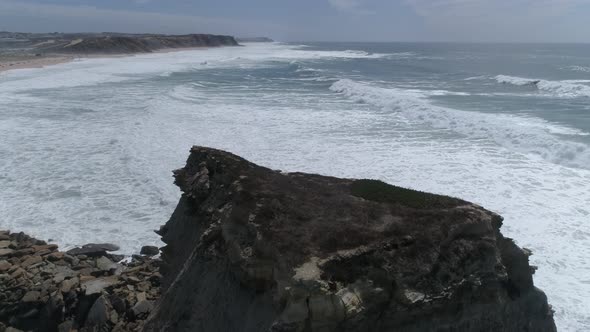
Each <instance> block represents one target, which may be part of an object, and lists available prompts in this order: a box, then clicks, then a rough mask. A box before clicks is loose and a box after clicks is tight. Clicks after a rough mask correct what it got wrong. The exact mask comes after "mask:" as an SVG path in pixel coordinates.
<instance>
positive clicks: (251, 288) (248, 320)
mask: <svg viewBox="0 0 590 332" xmlns="http://www.w3.org/2000/svg"><path fill="white" fill-rule="evenodd" d="M174 176H175V183H176V184H177V185H178V186H179V187H180V189H181V190H182V192H183V195H182V197H181V199H180V201H179V203H178V206H177V208H176V210H175V211H174V213H173V215H172V217H171V218H170V220H169V221H168V222H167V223H166V224H165V225H164V226H162V227H161V228H160V230H159V231H158V234H160V235H161V236H162V240H163V241H164V242H165V244H166V245H165V246H164V247H163V248H161V260H159V259H152V258H149V257H146V256H135V259H134V260H133V261H131V262H130V263H116V262H117V261H118V260H119V259H120V258H121V257H114V256H113V255H111V254H109V253H108V250H112V249H115V248H112V247H111V246H108V245H91V246H87V247H82V248H78V249H77V250H75V251H69V252H68V253H61V252H59V251H57V249H56V247H55V246H53V245H47V244H45V243H44V242H42V241H38V240H34V239H30V238H28V237H26V236H25V235H22V234H9V233H6V232H4V233H0V234H1V235H0V236H1V237H2V239H3V240H1V241H4V242H0V243H2V246H3V249H0V250H3V251H0V256H1V257H0V280H2V284H1V285H2V286H0V287H3V288H2V289H1V291H2V292H1V294H2V295H1V297H0V321H1V322H2V323H4V325H6V326H11V327H10V328H18V329H21V330H34V331H73V330H79V331H110V330H116V331H137V330H142V331H248V332H249V331H252V332H254V331H256V332H258V331H274V332H279V331H281V332H287V331H293V332H294V331H304V332H310V331H410V332H412V331H490V332H491V331H494V332H495V331H515V332H516V331H530V332H534V331H539V332H541V331H549V332H551V331H555V330H556V328H555V324H554V322H553V312H552V310H551V307H550V306H549V304H548V302H547V298H546V296H545V294H544V293H543V292H542V291H541V290H539V289H537V288H536V287H535V286H534V283H533V274H534V272H535V268H534V267H533V266H531V265H529V256H530V255H531V252H530V251H528V250H526V249H521V248H519V247H518V246H517V245H516V244H515V243H514V242H513V241H512V240H511V239H509V238H506V237H504V236H503V235H502V234H501V232H500V228H501V226H502V218H501V217H500V216H499V215H497V214H495V213H492V212H490V211H487V210H485V209H483V208H482V207H480V206H477V205H475V204H472V203H469V202H465V201H463V200H460V199H456V198H452V197H446V196H439V195H434V194H428V193H423V192H418V191H414V190H409V189H404V188H400V187H396V186H391V185H388V184H385V183H383V182H380V181H375V180H352V179H339V178H334V177H327V176H320V175H314V174H304V173H284V172H281V171H277V170H271V169H268V168H264V167H261V166H258V165H255V164H253V163H251V162H248V161H247V160H244V159H242V158H240V157H238V156H236V155H233V154H231V153H228V152H224V151H220V150H215V149H210V148H204V147H197V146H195V147H193V148H192V149H191V153H190V156H189V158H188V161H187V164H186V166H185V167H184V168H182V169H179V170H177V171H175V172H174ZM89 251H90V252H89ZM95 251H99V252H100V253H99V254H95V253H94V252H95ZM91 252H92V253H91ZM157 252H158V250H157V249H155V248H146V251H145V252H144V253H149V254H157ZM0 326H1V325H0ZM45 326H50V327H51V328H45ZM1 330H2V328H0V331H1ZM10 331H15V330H10Z"/></svg>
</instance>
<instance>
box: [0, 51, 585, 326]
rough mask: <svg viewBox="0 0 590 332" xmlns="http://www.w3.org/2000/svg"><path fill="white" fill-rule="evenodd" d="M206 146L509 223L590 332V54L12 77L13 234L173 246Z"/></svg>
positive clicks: (497, 54) (8, 120)
mask: <svg viewBox="0 0 590 332" xmlns="http://www.w3.org/2000/svg"><path fill="white" fill-rule="evenodd" d="M192 145H204V146H210V147H216V148H220V149H225V150H229V151H231V152H234V153H236V154H239V155H240V156H243V157H245V158H247V159H249V160H251V161H253V162H256V163H258V164H260V165H263V166H267V167H271V168H274V169H280V170H283V171H304V172H313V173H320V174H325V175H333V176H339V177H353V178H373V179H381V180H384V181H387V182H389V183H392V184H396V185H400V186H404V187H409V188H414V189H418V190H423V191H429V192H435V193H441V194H446V195H452V196H457V197H460V198H463V199H466V200H469V201H472V202H475V203H477V204H480V205H482V206H484V207H486V208H487V209H489V210H492V211H495V212H497V213H499V214H501V215H503V216H504V217H505V222H504V226H503V233H504V234H505V235H507V236H509V237H512V238H514V239H515V240H516V242H517V243H518V244H519V245H520V246H523V247H526V248H529V249H531V250H532V251H533V253H534V255H533V256H532V257H531V260H532V264H534V265H537V266H538V267H539V269H538V271H537V273H536V275H535V283H536V285H537V286H538V287H539V288H541V289H543V290H544V291H546V293H547V294H548V296H549V301H550V303H551V304H552V305H553V306H554V309H555V311H556V321H557V324H558V329H559V330H560V331H588V330H590V311H589V309H588V308H590V45H567V44H563V45H557V44H554V45H544V44H526V45H518V44H505V45H504V44H481V45H479V44H445V43H298V44H285V43H260V44H246V45H245V46H244V47H228V48H214V49H206V50H205V49H203V50H188V51H179V52H172V53H157V54H145V55H136V56H130V57H116V58H100V59H99V58H94V59H82V60H77V61H74V62H71V63H67V64H61V65H56V66H51V67H47V68H43V69H23V70H15V71H9V72H5V73H1V74H0V188H2V190H0V229H10V230H13V231H25V232H27V233H29V234H31V235H34V236H37V237H39V238H43V239H51V240H52V241H55V242H56V243H58V244H59V245H60V246H61V247H62V248H69V247H72V246H75V245H81V244H84V243H88V242H110V243H115V244H118V245H120V246H121V248H122V251H121V252H122V253H125V254H132V253H136V252H137V251H138V250H139V248H140V247H141V246H142V245H150V244H156V245H159V244H160V242H159V238H158V236H157V235H156V234H155V233H153V230H155V229H158V228H159V226H160V225H162V224H164V223H165V222H166V221H167V219H168V218H169V217H170V215H171V213H172V211H173V210H174V207H175V205H176V203H177V200H178V198H179V197H180V192H179V190H178V188H177V187H175V186H174V185H173V183H172V182H173V178H172V173H171V171H172V170H173V169H177V168H180V167H182V166H183V165H184V162H185V160H186V158H187V157H188V152H189V149H190V147H191V146H192Z"/></svg>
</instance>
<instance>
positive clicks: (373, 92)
mask: <svg viewBox="0 0 590 332" xmlns="http://www.w3.org/2000/svg"><path fill="white" fill-rule="evenodd" d="M330 89H331V90H333V91H336V92H341V93H343V94H344V95H346V96H347V97H349V98H352V99H353V100H355V101H358V102H364V103H370V104H373V105H376V106H379V107H383V108H386V109H390V110H393V111H396V112H398V113H399V114H401V115H402V116H403V117H404V118H406V119H408V120H410V121H413V122H416V123H424V124H427V125H429V126H432V127H434V128H437V129H449V130H453V131H455V132H457V133H460V134H463V135H466V136H468V137H469V138H470V139H486V140H492V141H494V142H495V143H497V144H499V145H501V146H503V147H505V148H508V149H511V150H515V151H518V152H523V153H527V154H532V155H535V156H540V157H542V158H544V159H546V160H548V161H551V162H555V163H560V164H564V165H568V166H575V167H581V168H589V167H590V166H589V165H590V147H589V146H587V145H586V144H583V143H579V142H575V141H568V140H564V139H563V138H562V137H556V136H555V135H554V134H556V133H559V134H562V135H580V134H582V135H587V133H584V132H580V131H579V130H575V129H573V128H567V127H563V126H559V125H556V124H551V123H548V122H546V121H543V120H540V119H537V118H525V117H519V116H513V115H499V114H484V113H478V112H468V111H461V110H455V109H450V108H446V107H440V106H435V105H432V104H431V103H430V102H429V101H428V100H427V98H426V96H427V95H428V94H429V93H428V92H423V91H416V90H407V89H398V88H383V87H375V86H371V85H369V84H364V83H359V82H354V81H351V80H348V79H344V80H340V81H338V82H336V83H334V84H333V85H332V86H331V87H330ZM437 94H439V93H435V94H434V95H437Z"/></svg>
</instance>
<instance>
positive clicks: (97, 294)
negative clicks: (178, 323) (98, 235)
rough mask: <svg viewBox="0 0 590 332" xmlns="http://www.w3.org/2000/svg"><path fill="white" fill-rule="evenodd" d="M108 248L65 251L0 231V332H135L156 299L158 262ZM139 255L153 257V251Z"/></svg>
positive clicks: (157, 294) (158, 293)
mask: <svg viewBox="0 0 590 332" xmlns="http://www.w3.org/2000/svg"><path fill="white" fill-rule="evenodd" d="M117 249H118V248H117V246H114V245H111V244H89V245H86V246H83V247H81V248H75V249H72V250H69V251H67V252H62V251H59V250H58V247H57V245H55V244H47V243H46V242H45V241H41V240H37V239H34V238H31V237H29V236H27V235H26V234H24V233H10V232H8V231H0V332H5V331H6V332H17V331H59V332H68V331H140V330H141V329H142V326H143V322H144V320H145V319H146V318H147V316H148V315H149V313H150V311H151V310H152V308H153V306H154V303H155V301H156V300H157V299H158V298H159V296H160V282H161V275H160V273H159V272H158V270H159V266H160V264H161V261H160V260H159V259H158V258H153V257H150V256H148V255H135V256H133V257H132V258H131V259H130V260H129V261H128V262H121V261H122V260H123V259H124V258H125V257H124V256H121V255H116V254H111V253H109V252H110V251H113V250H117ZM142 252H143V253H145V254H149V255H157V254H158V253H159V251H158V249H157V248H154V247H144V249H143V250H142Z"/></svg>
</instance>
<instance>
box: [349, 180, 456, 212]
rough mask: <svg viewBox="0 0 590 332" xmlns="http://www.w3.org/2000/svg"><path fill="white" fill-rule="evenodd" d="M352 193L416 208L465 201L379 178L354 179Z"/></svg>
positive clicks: (441, 207) (365, 197)
mask: <svg viewBox="0 0 590 332" xmlns="http://www.w3.org/2000/svg"><path fill="white" fill-rule="evenodd" d="M351 191H352V195H354V196H357V197H361V198H364V199H366V200H370V201H374V202H381V203H399V204H401V205H404V206H407V207H411V208H416V209H445V208H453V207H456V206H458V205H462V204H464V203H465V202H464V201H462V200H460V199H457V198H453V197H448V196H442V195H435V194H429V193H425V192H422V191H417V190H412V189H406V188H402V187H396V186H392V185H390V184H387V183H385V182H383V181H379V180H356V181H354V182H353V183H352V187H351Z"/></svg>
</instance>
